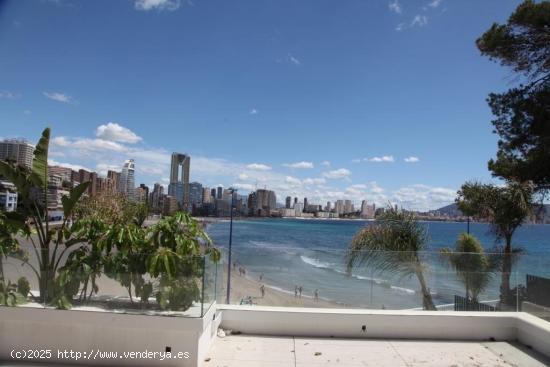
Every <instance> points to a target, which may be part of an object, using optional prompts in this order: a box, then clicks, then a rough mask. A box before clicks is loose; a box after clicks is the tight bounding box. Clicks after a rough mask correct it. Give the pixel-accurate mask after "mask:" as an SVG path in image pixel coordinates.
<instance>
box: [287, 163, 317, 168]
mask: <svg viewBox="0 0 550 367" xmlns="http://www.w3.org/2000/svg"><path fill="white" fill-rule="evenodd" d="M283 166H285V167H288V168H298V169H307V168H313V163H312V162H305V161H301V162H296V163H284V164H283Z"/></svg>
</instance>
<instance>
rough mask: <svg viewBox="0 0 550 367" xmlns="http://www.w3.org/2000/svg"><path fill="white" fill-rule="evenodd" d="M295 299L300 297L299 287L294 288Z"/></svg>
mask: <svg viewBox="0 0 550 367" xmlns="http://www.w3.org/2000/svg"><path fill="white" fill-rule="evenodd" d="M294 297H295V298H297V297H298V286H297V285H295V286H294Z"/></svg>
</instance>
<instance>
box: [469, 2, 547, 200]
mask: <svg viewBox="0 0 550 367" xmlns="http://www.w3.org/2000/svg"><path fill="white" fill-rule="evenodd" d="M476 44H477V47H478V48H479V50H480V51H481V53H482V55H485V56H488V57H489V58H490V59H491V60H493V61H497V62H500V64H501V65H503V66H507V67H511V68H512V69H513V70H514V72H516V73H517V74H518V79H521V80H522V83H521V84H520V85H519V86H517V87H514V88H511V89H510V90H508V91H507V92H504V93H491V94H490V95H489V98H488V103H489V106H490V107H491V110H492V112H493V114H494V115H495V117H496V118H495V119H494V120H493V121H492V123H493V126H494V128H495V130H494V131H495V133H497V134H498V135H499V141H498V151H497V154H496V159H491V160H490V161H489V170H490V171H492V173H493V175H494V176H497V177H502V178H504V179H507V180H516V181H520V182H523V181H532V182H533V183H534V184H535V188H536V189H537V190H538V191H541V192H546V191H547V190H548V189H549V188H550V165H548V162H549V161H550V124H548V121H550V2H548V1H542V2H539V3H535V2H534V1H530V0H527V1H524V2H523V3H522V4H520V5H519V6H518V7H517V9H516V10H515V11H514V13H513V14H512V15H511V16H510V18H509V19H508V21H507V22H506V23H505V24H496V23H495V24H493V25H492V26H491V28H490V29H489V30H488V31H486V32H485V33H484V34H483V35H482V36H481V37H480V38H479V39H478V40H477V41H476Z"/></svg>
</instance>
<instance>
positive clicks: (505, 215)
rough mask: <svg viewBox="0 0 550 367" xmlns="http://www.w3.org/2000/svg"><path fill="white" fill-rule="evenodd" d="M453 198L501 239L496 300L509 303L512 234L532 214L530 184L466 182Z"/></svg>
mask: <svg viewBox="0 0 550 367" xmlns="http://www.w3.org/2000/svg"><path fill="white" fill-rule="evenodd" d="M456 202H457V204H458V208H459V209H460V210H461V211H462V212H463V213H464V214H465V215H468V216H473V217H477V218H479V219H483V220H486V221H488V222H489V223H490V225H491V230H492V231H493V233H494V234H495V235H496V238H497V239H504V241H505V245H504V251H503V256H502V281H501V286H500V300H501V303H502V304H511V303H512V300H513V296H512V292H511V290H510V275H511V273H512V263H513V259H512V257H513V256H514V250H513V249H512V236H513V235H514V232H515V231H516V229H518V228H519V227H520V226H521V225H522V224H523V223H524V221H525V220H526V219H527V218H528V217H529V216H530V215H531V214H532V202H533V184H532V183H531V182H515V181H509V182H507V184H506V185H505V186H495V185H486V184H481V183H478V182H466V183H465V184H464V185H462V187H461V189H460V191H459V192H458V197H457V199H456Z"/></svg>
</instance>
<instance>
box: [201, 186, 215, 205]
mask: <svg viewBox="0 0 550 367" xmlns="http://www.w3.org/2000/svg"><path fill="white" fill-rule="evenodd" d="M214 192H215V191H214ZM212 200H213V197H212V190H210V188H209V187H203V188H202V203H203V204H210V203H211V202H212Z"/></svg>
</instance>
